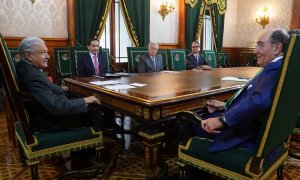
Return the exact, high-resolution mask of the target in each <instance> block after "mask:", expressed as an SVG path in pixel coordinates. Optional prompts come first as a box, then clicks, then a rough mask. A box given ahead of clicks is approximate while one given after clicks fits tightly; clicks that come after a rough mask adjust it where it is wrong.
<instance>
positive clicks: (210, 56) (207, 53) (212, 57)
mask: <svg viewBox="0 0 300 180" xmlns="http://www.w3.org/2000/svg"><path fill="white" fill-rule="evenodd" d="M202 53H203V56H204V57H205V60H206V61H207V63H208V64H209V65H210V67H212V68H216V67H217V58H216V52H215V51H212V50H203V51H202Z"/></svg>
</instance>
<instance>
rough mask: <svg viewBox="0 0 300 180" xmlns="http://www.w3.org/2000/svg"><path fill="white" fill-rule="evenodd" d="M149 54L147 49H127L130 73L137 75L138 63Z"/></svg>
mask: <svg viewBox="0 0 300 180" xmlns="http://www.w3.org/2000/svg"><path fill="white" fill-rule="evenodd" d="M147 52H148V48H146V47H127V57H128V72H129V73H137V72H138V62H139V57H140V56H141V55H142V54H144V53H147Z"/></svg>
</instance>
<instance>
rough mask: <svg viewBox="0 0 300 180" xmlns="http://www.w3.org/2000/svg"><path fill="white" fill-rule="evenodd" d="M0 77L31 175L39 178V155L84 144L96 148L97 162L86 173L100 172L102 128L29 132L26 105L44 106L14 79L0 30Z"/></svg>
mask: <svg viewBox="0 0 300 180" xmlns="http://www.w3.org/2000/svg"><path fill="white" fill-rule="evenodd" d="M0 77H1V81H2V83H3V86H4V89H5V91H6V94H7V98H8V103H9V106H10V109H11V110H12V112H13V113H12V114H13V119H14V120H15V135H16V137H17V141H18V146H19V150H20V161H21V163H23V164H24V163H25V162H26V164H27V165H28V166H29V167H30V170H31V178H32V179H38V164H39V161H40V160H41V159H45V158H50V157H52V156H57V155H62V154H63V153H69V152H72V151H77V150H81V149H86V148H95V149H96V152H97V166H96V168H95V169H94V170H91V171H89V172H88V173H89V174H90V173H92V174H99V173H100V172H101V164H100V150H101V149H103V137H102V132H96V131H95V130H94V129H93V128H89V127H83V128H78V129H76V130H72V131H60V132H53V133H44V132H39V133H31V131H30V129H29V124H30V116H29V113H28V111H27V110H28V109H27V107H28V105H30V107H33V108H41V109H39V110H41V111H42V112H43V111H44V109H43V108H42V106H41V105H40V104H38V102H37V101H35V99H34V98H33V97H32V96H31V95H29V94H24V93H22V92H21V91H20V89H19V86H18V83H17V81H16V80H17V77H16V71H15V67H14V64H13V61H12V59H11V58H10V56H9V53H8V49H7V47H6V45H5V42H4V40H3V38H2V35H1V34H0ZM76 173H78V172H76Z"/></svg>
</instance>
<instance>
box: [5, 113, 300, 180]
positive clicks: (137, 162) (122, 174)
mask: <svg viewBox="0 0 300 180" xmlns="http://www.w3.org/2000/svg"><path fill="white" fill-rule="evenodd" d="M125 123H127V124H125V125H127V126H129V125H130V124H128V123H130V121H125ZM124 138H125V143H121V142H122V141H115V138H110V137H105V149H106V151H105V152H104V157H105V160H104V164H105V167H106V168H105V176H104V178H103V179H115V180H125V179H128V180H129V179H130V180H138V179H145V172H144V167H145V166H144V159H143V146H142V145H141V144H140V143H139V142H138V141H136V140H134V136H132V135H125V136H124ZM297 146H298V147H297ZM172 149H173V151H172V152H171V153H168V152H167V153H165V154H167V155H164V156H163V158H164V160H166V162H167V163H168V174H169V176H170V177H169V178H168V179H173V180H174V179H178V178H177V177H176V174H177V173H178V169H177V166H176V151H177V150H176V147H175V150H174V147H172ZM291 149H293V150H294V151H295V149H300V145H299V144H292V148H291ZM166 151H168V150H165V152H166ZM63 171H64V168H63V167H62V166H57V165H54V163H53V161H52V160H51V159H48V160H43V161H42V162H41V163H40V165H39V179H41V180H46V179H52V178H53V177H55V176H56V175H58V174H60V173H61V172H63ZM199 178H201V177H199ZM9 179H11V180H15V179H20V180H23V179H24V180H25V179H30V171H29V169H28V168H27V167H22V166H20V164H19V156H18V151H17V148H16V147H14V146H13V144H12V140H10V139H9V138H8V133H7V127H6V120H5V114H4V113H3V112H2V113H0V180H9ZM214 179H215V178H214ZM268 179H272V180H273V179H274V180H275V179H276V176H275V173H273V174H272V175H271V176H270V177H269V178H268ZM285 179H288V180H289V179H290V180H292V179H300V161H298V160H295V159H292V158H289V159H288V161H287V166H286V170H285Z"/></svg>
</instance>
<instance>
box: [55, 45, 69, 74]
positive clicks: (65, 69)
mask: <svg viewBox="0 0 300 180" xmlns="http://www.w3.org/2000/svg"><path fill="white" fill-rule="evenodd" d="M54 66H55V68H56V72H57V74H56V77H60V78H65V77H72V76H73V73H74V70H73V69H72V62H71V58H70V51H69V48H68V47H65V48H54Z"/></svg>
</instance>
